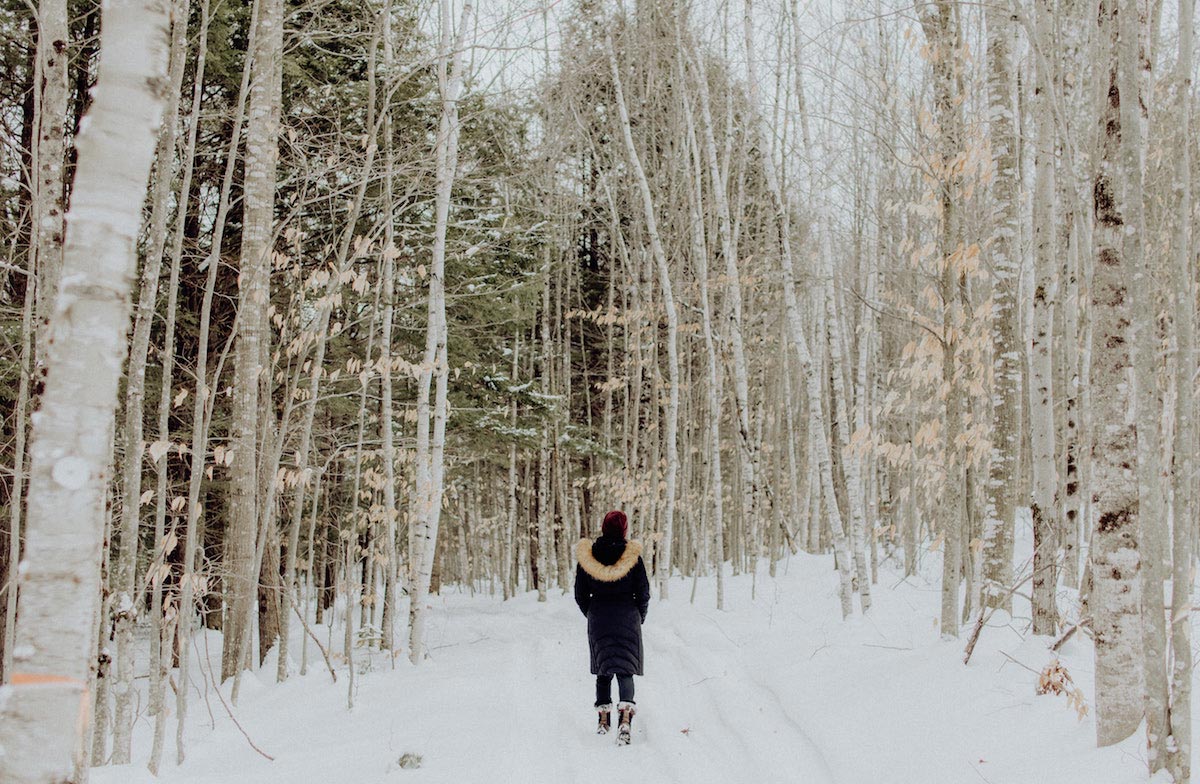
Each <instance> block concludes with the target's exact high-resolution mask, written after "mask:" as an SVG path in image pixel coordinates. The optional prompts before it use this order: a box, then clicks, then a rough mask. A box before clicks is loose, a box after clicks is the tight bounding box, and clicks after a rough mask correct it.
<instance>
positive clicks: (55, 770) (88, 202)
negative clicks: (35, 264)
mask: <svg viewBox="0 0 1200 784" xmlns="http://www.w3.org/2000/svg"><path fill="white" fill-rule="evenodd" d="M169 21H170V6H169V4H168V3H166V2H157V1H153V0H143V1H142V2H126V1H123V0H118V1H117V2H112V3H110V4H108V5H107V6H106V7H105V9H104V19H103V31H102V33H101V56H100V65H99V73H98V82H97V84H98V89H97V92H96V97H95V101H94V103H93V104H92V107H91V110H90V112H89V115H88V118H89V119H88V124H87V127H86V128H85V130H84V131H83V132H82V133H81V134H80V136H79V138H78V139H77V140H76V147H77V149H78V150H79V163H78V167H77V170H76V175H75V185H74V189H73V197H72V206H71V211H70V213H69V215H68V216H67V226H68V229H67V234H66V238H65V244H64V251H63V275H62V286H61V294H60V296H58V297H57V298H56V299H55V300H54V309H53V316H52V317H51V321H50V324H51V329H52V332H51V335H50V339H49V341H48V343H47V347H48V352H49V353H48V356H47V362H46V366H47V377H46V385H45V389H44V392H43V394H42V405H41V410H40V414H39V416H38V418H37V420H36V423H35V425H34V429H33V441H32V449H31V457H32V464H31V468H30V489H29V530H28V540H27V549H26V555H25V563H26V567H25V569H24V570H23V573H22V577H21V595H20V598H19V600H18V612H19V614H20V618H21V629H20V631H19V636H18V643H19V645H18V647H17V650H16V652H15V656H14V672H13V673H12V674H11V676H10V683H9V686H10V689H11V691H10V693H9V694H8V696H7V699H6V700H5V701H4V703H3V705H0V745H2V746H3V747H4V749H5V752H6V753H5V754H4V755H3V756H0V778H3V779H4V780H5V781H11V782H14V784H25V783H26V782H28V783H29V784H34V783H36V784H45V783H46V782H64V783H65V782H68V781H85V780H86V778H87V770H86V766H87V758H86V745H85V744H86V741H87V729H88V721H89V717H88V709H89V707H90V705H91V699H90V694H89V691H90V685H89V678H90V676H89V671H90V669H91V667H92V666H93V662H94V656H93V650H94V649H93V645H94V641H95V639H96V629H97V625H98V623H99V620H100V619H99V618H98V612H99V591H98V588H99V577H100V575H99V570H100V557H101V545H102V536H103V530H104V526H103V515H104V496H105V487H106V483H107V480H108V476H107V473H108V467H109V458H110V449H111V444H112V440H113V430H114V424H115V410H116V404H117V385H118V382H119V380H120V372H121V365H122V362H123V360H124V358H125V354H126V351H127V343H126V340H125V336H126V331H127V329H128V326H129V323H128V322H129V307H130V306H129V295H130V289H131V287H132V283H133V279H134V275H135V272H136V268H137V267H136V263H137V256H136V252H135V247H134V244H135V240H136V237H137V233H138V228H139V225H140V223H141V206H142V202H143V200H144V199H145V197H146V184H147V178H148V177H149V174H150V166H151V162H152V161H153V157H154V146H155V138H156V134H157V131H158V126H159V122H160V119H161V116H162V110H163V105H164V103H165V101H166V95H165V91H166V87H167V82H166V74H167V53H168V41H167V28H168V24H169Z"/></svg>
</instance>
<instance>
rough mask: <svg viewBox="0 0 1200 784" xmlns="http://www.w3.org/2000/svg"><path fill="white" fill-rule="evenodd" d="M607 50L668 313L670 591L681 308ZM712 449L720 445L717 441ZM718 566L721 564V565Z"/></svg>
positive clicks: (666, 527)
mask: <svg viewBox="0 0 1200 784" xmlns="http://www.w3.org/2000/svg"><path fill="white" fill-rule="evenodd" d="M605 47H606V48H607V50H608V64H609V69H610V70H611V71H612V78H613V90H614V91H615V93H616V103H617V113H618V117H619V118H620V122H621V137H622V138H623V139H624V140H625V155H626V156H627V157H628V158H629V165H630V168H631V169H632V170H633V176H634V180H635V181H636V182H637V188H638V192H639V194H640V195H641V206H642V218H643V220H645V221H646V233H647V234H648V235H649V239H650V254H651V257H652V258H653V259H654V266H655V269H656V270H657V271H658V284H659V287H660V288H661V290H662V298H663V310H665V311H666V316H667V376H668V377H667V384H668V385H669V391H668V395H669V400H668V402H667V428H666V434H665V438H666V442H665V446H666V450H667V472H666V486H665V487H664V489H663V493H664V494H665V496H666V499H665V501H666V503H665V508H664V509H663V538H662V545H661V548H660V550H659V560H658V566H657V569H656V571H657V577H658V582H659V587H658V590H659V593H660V594H662V595H663V596H664V597H665V596H666V594H667V580H668V579H669V578H670V576H671V534H672V528H673V526H674V519H675V492H676V488H675V485H676V481H677V478H678V475H679V445H678V440H679V311H678V310H677V309H676V306H675V294H674V291H673V288H672V286H671V270H670V267H669V266H668V264H667V253H666V251H665V250H664V249H663V244H662V239H661V237H660V236H659V232H658V217H657V215H656V211H655V205H654V197H653V195H652V194H651V192H650V184H649V183H648V182H647V180H646V172H645V170H644V169H643V168H642V162H641V158H640V157H639V156H638V151H637V147H636V146H635V145H634V143H633V130H632V128H631V127H630V123H629V110H628V109H627V108H626V105H625V92H624V90H623V89H622V87H621V72H620V69H619V68H618V66H617V55H616V51H615V50H614V49H613V45H612V37H611V36H609V37H606V38H605ZM713 448H714V449H716V448H718V445H717V444H714V445H713ZM718 566H719V565H718Z"/></svg>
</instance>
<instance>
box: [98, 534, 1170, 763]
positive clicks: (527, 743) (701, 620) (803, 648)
mask: <svg viewBox="0 0 1200 784" xmlns="http://www.w3.org/2000/svg"><path fill="white" fill-rule="evenodd" d="M926 560H927V561H928V562H929V565H930V570H929V571H930V572H936V568H935V567H936V565H937V562H938V561H940V557H939V556H938V554H926ZM936 577H937V575H936V574H928V576H925V577H918V578H909V579H908V580H907V581H904V580H902V579H901V576H900V575H898V574H897V573H895V571H894V570H892V569H891V568H887V567H885V568H884V569H881V571H880V581H879V584H878V585H876V586H875V592H874V601H875V606H874V608H873V609H872V610H871V611H870V613H869V614H868V615H867V616H866V617H863V616H856V617H854V618H853V619H851V620H850V621H848V622H843V621H842V620H841V619H840V613H839V610H838V604H837V597H836V587H837V580H836V575H835V573H834V571H833V569H832V560H831V559H830V558H827V557H814V556H807V555H798V556H794V557H792V558H790V559H789V560H788V561H786V562H781V563H780V564H779V574H778V577H777V578H776V579H774V580H772V579H771V578H769V577H767V576H766V574H765V565H764V571H763V573H761V574H760V575H759V577H758V586H757V590H758V598H757V599H756V600H751V596H750V593H751V579H750V577H749V576H748V575H742V576H737V577H730V578H729V580H728V582H727V585H726V600H727V608H726V610H725V611H724V612H718V611H717V610H716V609H715V598H714V597H715V585H714V582H713V580H712V578H708V579H701V580H700V581H699V584H698V587H697V592H696V601H695V603H694V604H692V603H690V602H689V601H688V598H689V593H690V590H691V583H690V582H689V581H686V580H683V579H679V580H676V581H675V582H673V583H672V585H671V599H670V600H669V601H661V600H658V599H656V600H655V601H654V603H653V604H652V605H651V609H650V615H649V618H648V619H647V622H646V625H645V627H644V632H645V641H646V659H647V666H646V676H645V677H644V678H639V679H638V681H637V689H638V692H637V701H638V706H639V711H640V712H639V714H638V716H637V717H636V719H635V720H634V725H635V734H634V742H633V745H632V746H630V747H628V748H620V747H617V746H615V745H614V739H613V737H612V736H608V737H598V736H596V735H594V734H593V729H594V724H595V714H594V712H593V710H592V707H591V706H592V701H593V694H592V687H593V681H592V678H591V676H589V675H588V672H587V644H586V641H585V621H584V619H583V617H582V616H581V615H580V614H579V611H578V610H577V609H576V608H575V605H574V603H573V602H572V600H571V598H570V597H569V596H563V595H558V594H557V593H556V594H555V595H553V596H552V597H551V599H550V601H548V602H547V603H544V604H539V603H538V602H537V601H536V597H535V596H534V595H532V594H527V595H523V596H521V597H518V598H517V599H514V600H511V601H508V602H502V601H500V600H499V599H498V598H491V597H486V596H477V597H471V596H468V595H465V594H461V593H458V592H456V590H454V589H449V590H447V591H446V592H445V593H444V594H443V595H442V596H435V597H433V603H434V606H435V608H436V615H435V616H434V621H433V625H432V629H431V635H430V646H431V651H430V659H429V660H428V661H426V662H425V663H424V664H423V665H422V666H421V667H413V666H411V665H410V664H409V663H408V661H407V660H406V659H405V658H403V657H398V658H397V659H396V660H395V661H394V662H393V661H391V660H390V659H389V658H388V657H386V656H384V655H382V654H380V653H378V652H375V653H373V654H367V653H366V652H363V653H362V654H361V655H360V658H358V659H356V661H358V663H359V665H360V667H361V668H362V669H365V670H367V671H366V672H362V673H360V675H359V678H358V680H357V683H356V689H355V706H354V708H353V710H347V708H346V686H347V680H346V673H345V672H344V671H339V673H338V682H337V683H336V684H333V683H331V680H330V676H329V673H328V671H327V670H325V669H324V666H323V665H322V664H321V662H320V658H319V655H316V654H315V652H313V653H314V656H315V661H314V662H311V663H310V670H309V674H308V675H307V676H305V677H303V678H301V677H293V678H292V679H291V680H289V681H288V682H286V683H284V684H276V683H275V682H274V672H275V667H274V664H273V662H272V661H268V664H267V666H266V667H264V668H263V669H262V670H261V671H259V672H258V673H256V674H255V676H254V677H247V678H246V680H245V682H244V683H243V686H242V694H241V697H240V699H239V704H238V706H237V707H236V708H235V709H234V710H235V714H236V716H237V718H238V721H239V722H240V724H241V725H242V727H243V728H244V729H245V731H246V733H248V735H249V736H250V738H251V739H253V740H254V742H255V743H256V744H257V745H258V746H259V747H260V748H262V749H263V751H265V752H267V753H269V754H271V755H272V756H274V758H275V760H274V761H273V762H271V761H268V760H266V759H265V758H263V757H262V756H260V755H259V754H257V753H256V752H255V751H254V750H253V749H252V748H251V747H250V746H249V745H248V743H247V742H246V740H245V739H244V738H243V736H242V735H241V733H240V731H239V730H238V729H237V728H236V727H235V726H234V724H233V723H232V722H231V721H230V719H229V718H228V717H227V715H226V713H225V709H224V708H223V707H222V705H221V702H220V700H218V699H217V698H216V695H214V694H212V693H211V688H210V689H209V693H208V694H207V696H205V694H204V690H203V689H202V688H200V687H199V686H198V687H197V692H196V698H195V699H194V701H193V703H192V705H193V706H192V708H191V710H190V716H191V717H192V718H193V719H194V720H193V721H192V724H191V726H190V729H189V742H188V759H187V762H186V763H185V764H184V765H183V766H182V767H178V768H176V767H175V766H174V764H173V758H174V754H173V748H172V745H171V742H170V740H168V745H167V753H166V754H165V755H164V766H163V771H162V775H161V776H160V777H159V778H157V779H155V778H153V777H151V776H150V775H149V774H148V773H147V772H146V771H145V767H144V765H145V759H146V755H147V754H148V749H149V747H150V738H149V733H150V721H149V720H148V719H147V718H146V717H144V716H142V717H141V718H140V719H139V726H138V730H137V734H136V735H135V764H133V765H131V766H124V767H106V768H98V769H96V770H95V771H94V772H93V781H94V782H97V784H138V783H140V782H147V783H148V782H154V781H157V782H163V783H164V784H184V783H185V782H187V783H189V784H190V783H192V782H205V783H212V784H217V783H220V784H243V783H244V784H275V783H276V782H278V783H279V784H318V783H323V782H330V783H332V784H343V783H344V784H373V783H374V782H380V783H383V782H397V783H404V782H414V783H415V782H447V783H450V782H453V783H455V784H470V783H471V782H489V783H490V782H529V783H532V784H539V783H540V782H546V783H547V784H569V783H571V782H588V783H589V784H590V783H591V782H596V781H610V780H611V781H621V782H651V783H654V782H676V781H678V782H687V783H688V784H704V783H705V782H723V783H724V782H748V783H754V784H767V783H771V782H801V783H802V784H825V783H826V782H830V783H832V782H838V783H839V784H874V783H876V782H878V783H879V784H970V783H971V782H990V784H1041V783H1042V782H1044V783H1045V784H1126V783H1128V784H1135V783H1137V784H1142V782H1146V781H1147V776H1146V772H1145V766H1144V763H1143V759H1144V754H1143V752H1142V739H1141V737H1140V736H1135V737H1134V738H1131V739H1129V740H1128V741H1126V742H1125V743H1122V744H1120V745H1118V746H1116V747H1112V748H1108V749H1096V748H1095V741H1094V738H1095V725H1094V722H1093V717H1092V716H1091V715H1090V714H1089V715H1086V716H1084V717H1083V718H1082V719H1081V718H1079V716H1078V714H1077V712H1076V710H1075V708H1074V707H1073V706H1072V705H1071V704H1069V701H1068V700H1067V698H1066V697H1063V696H1037V695H1035V684H1036V682H1037V677H1038V676H1037V673H1036V671H1038V670H1041V669H1042V668H1043V667H1044V666H1045V665H1046V664H1047V663H1049V662H1050V661H1051V660H1052V654H1051V653H1050V652H1049V651H1048V650H1047V643H1048V641H1047V640H1045V639H1039V638H1029V639H1022V636H1023V632H1024V631H1025V627H1026V625H1027V622H1026V621H1025V620H1024V619H1023V618H1021V617H1020V616H1022V615H1025V616H1027V615H1028V612H1027V610H1025V611H1023V610H1022V607H1021V603H1020V602H1018V606H1017V608H1016V614H1017V618H1016V619H1010V618H1008V617H1007V616H1005V617H1004V618H1003V619H1002V621H1001V619H999V618H997V619H993V623H992V624H991V626H990V627H989V628H987V629H986V630H985V632H984V634H983V636H982V639H981V641H980V643H979V645H978V647H977V649H976V651H975V655H974V657H973V659H972V661H971V663H970V665H969V666H965V667H964V666H963V665H962V650H963V642H962V641H953V642H947V641H943V640H941V639H940V637H939V634H938V618H937V608H938V604H939V597H938V590H937V588H938V586H937V580H936ZM1026 607H1027V606H1026ZM324 636H325V633H324V632H322V633H321V637H322V638H324ZM964 636H965V632H964ZM298 643H299V640H298V639H297V645H298ZM197 647H198V649H199V651H200V652H201V653H203V652H204V649H205V645H204V644H203V643H201V644H200V645H198V646H197ZM208 650H209V655H210V657H211V659H212V662H213V664H214V666H216V667H218V668H219V657H220V652H219V651H220V639H219V637H217V636H215V635H212V636H210V638H209V640H208ZM293 650H294V651H298V650H299V649H298V647H296V646H293ZM1061 660H1062V663H1063V665H1064V666H1065V667H1066V669H1067V671H1068V672H1069V673H1070V675H1071V677H1072V678H1073V679H1074V681H1075V682H1076V683H1077V684H1078V685H1079V686H1080V687H1081V688H1082V690H1083V693H1084V697H1085V699H1086V700H1087V701H1088V702H1089V703H1090V698H1091V689H1092V655H1091V643H1090V641H1089V640H1088V639H1087V638H1086V637H1084V636H1083V635H1077V636H1076V637H1074V638H1072V640H1071V641H1069V642H1068V643H1067V644H1066V646H1064V648H1063V649H1062V651H1061ZM143 667H144V665H143ZM139 683H142V684H144V683H145V681H144V680H142V681H139ZM614 685H615V684H614ZM225 689H226V692H225V693H226V694H228V686H226V687H225ZM142 704H143V705H144V704H145V702H144V701H143V703H142ZM170 735H173V730H172V732H171V733H170V734H169V736H170ZM405 754H412V755H419V756H420V758H421V763H420V766H419V767H415V768H412V767H410V768H401V767H400V765H399V760H400V758H401V757H402V756H403V755H405ZM1162 780H1164V781H1165V779H1162Z"/></svg>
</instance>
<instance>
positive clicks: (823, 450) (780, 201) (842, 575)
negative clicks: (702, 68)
mask: <svg viewBox="0 0 1200 784" xmlns="http://www.w3.org/2000/svg"><path fill="white" fill-rule="evenodd" d="M751 18H752V17H751V0H746V4H745V11H744V14H743V17H742V20H743V24H744V26H745V33H746V45H747V54H750V53H752V52H753V35H752V27H751ZM746 77H747V81H748V83H749V84H750V92H751V104H752V105H756V101H757V87H756V86H755V85H756V84H757V83H756V81H755V78H754V63H753V62H752V61H751V60H750V59H749V57H747V59H746ZM755 123H756V133H755V138H756V141H757V142H758V145H759V148H760V149H762V150H766V149H769V146H768V145H767V144H766V142H765V140H766V136H767V134H766V130H765V129H764V128H763V127H762V120H761V119H759V120H756V121H755ZM763 169H764V173H765V176H766V181H767V190H768V192H769V194H770V196H771V202H772V203H771V209H772V211H773V212H774V213H775V215H774V221H775V224H776V228H777V230H778V232H779V249H780V254H779V261H780V267H781V270H782V273H783V301H784V308H785V311H786V314H787V322H788V327H789V329H790V331H791V335H790V337H791V342H792V347H793V348H794V349H795V350H796V359H797V362H798V363H799V365H800V369H801V372H802V373H804V378H805V388H806V391H807V394H808V406H809V408H808V411H809V428H810V430H811V431H812V432H813V433H816V434H817V435H816V436H815V437H814V438H813V441H812V443H813V448H814V450H815V457H816V462H817V470H818V471H819V472H820V476H821V490H822V492H823V494H824V497H825V511H826V514H827V515H828V518H829V531H830V535H831V537H832V539H833V546H834V552H835V554H836V559H837V566H838V577H839V586H840V587H839V597H840V599H841V607H842V617H843V618H846V617H849V616H850V614H851V613H853V612H854V578H853V576H852V573H851V569H853V567H854V563H853V560H852V556H851V554H850V545H849V542H848V541H847V538H846V531H845V527H844V526H843V525H842V516H841V513H840V512H839V511H838V507H837V496H836V493H835V491H834V487H833V466H832V459H831V457H830V454H829V442H828V441H827V440H826V439H825V437H824V435H823V433H824V432H825V430H826V428H825V421H826V420H825V414H824V406H823V401H822V394H821V387H822V384H821V378H820V376H819V375H818V373H817V368H816V366H815V363H814V361H813V356H812V353H811V352H810V351H809V344H808V335H807V334H805V331H804V323H803V321H802V320H801V316H800V306H799V303H798V302H797V300H796V273H795V267H794V264H793V263H792V241H791V236H790V235H791V225H790V219H789V215H788V207H787V202H786V201H785V200H784V198H783V193H782V191H781V189H780V187H779V180H778V175H777V174H776V172H775V166H774V164H773V163H772V162H770V161H766V162H765V165H764V167H763Z"/></svg>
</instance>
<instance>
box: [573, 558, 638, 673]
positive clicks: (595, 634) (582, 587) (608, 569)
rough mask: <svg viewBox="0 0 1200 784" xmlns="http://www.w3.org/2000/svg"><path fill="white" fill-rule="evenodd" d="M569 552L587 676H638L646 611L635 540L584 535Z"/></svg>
mask: <svg viewBox="0 0 1200 784" xmlns="http://www.w3.org/2000/svg"><path fill="white" fill-rule="evenodd" d="M575 556H576V557H577V558H578V559H579V566H578V567H577V568H576V569H575V603H576V604H578V605H579V609H580V611H582V612H583V614H584V615H586V616H587V619H588V648H589V649H590V651H591V659H592V674H593V675H641V674H642V622H643V621H645V620H646V611H647V610H649V609H650V579H649V578H648V577H647V576H646V564H644V563H643V562H642V544H641V542H638V541H636V540H635V541H630V542H626V541H625V540H623V539H611V538H609V537H607V536H601V537H600V538H599V539H597V540H596V541H595V542H594V543H593V542H592V541H591V540H588V539H584V540H582V541H581V542H579V544H578V545H576V546H575Z"/></svg>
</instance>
